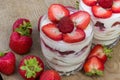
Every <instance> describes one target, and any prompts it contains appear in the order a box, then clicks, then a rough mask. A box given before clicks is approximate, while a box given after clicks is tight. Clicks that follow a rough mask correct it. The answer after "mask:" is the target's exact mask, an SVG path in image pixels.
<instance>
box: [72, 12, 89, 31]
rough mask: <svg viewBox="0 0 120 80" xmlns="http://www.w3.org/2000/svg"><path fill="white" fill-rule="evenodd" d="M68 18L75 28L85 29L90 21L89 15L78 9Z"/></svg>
mask: <svg viewBox="0 0 120 80" xmlns="http://www.w3.org/2000/svg"><path fill="white" fill-rule="evenodd" d="M70 19H71V20H72V21H73V22H74V24H75V25H76V26H77V28H81V29H86V27H87V26H88V24H89V23H90V15H89V14H88V13H87V12H85V11H78V12H75V13H73V14H71V15H70Z"/></svg>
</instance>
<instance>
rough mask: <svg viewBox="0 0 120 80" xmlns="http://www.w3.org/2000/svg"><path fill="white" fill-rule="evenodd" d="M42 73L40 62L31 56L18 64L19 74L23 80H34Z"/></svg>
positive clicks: (42, 67)
mask: <svg viewBox="0 0 120 80" xmlns="http://www.w3.org/2000/svg"><path fill="white" fill-rule="evenodd" d="M43 71H44V64H43V62H42V60H41V59H40V58H39V57H37V56H33V55H29V56H26V57H24V58H23V59H22V60H21V61H20V64H19V73H20V75H21V76H22V77H23V78H24V79H25V80H35V79H36V78H38V77H39V76H40V74H41V73H42V72H43Z"/></svg>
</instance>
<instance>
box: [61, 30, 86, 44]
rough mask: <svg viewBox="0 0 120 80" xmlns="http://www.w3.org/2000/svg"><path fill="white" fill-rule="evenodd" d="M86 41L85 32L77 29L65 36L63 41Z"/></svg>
mask: <svg viewBox="0 0 120 80" xmlns="http://www.w3.org/2000/svg"><path fill="white" fill-rule="evenodd" d="M84 39H85V32H84V31H83V30H82V29H76V30H75V31H73V32H71V33H66V34H64V35H63V40H64V41H65V42H67V43H74V42H80V41H82V40H84Z"/></svg>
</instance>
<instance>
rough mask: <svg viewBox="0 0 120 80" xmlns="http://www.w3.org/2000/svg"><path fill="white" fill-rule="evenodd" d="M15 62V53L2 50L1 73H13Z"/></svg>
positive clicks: (0, 53)
mask: <svg viewBox="0 0 120 80" xmlns="http://www.w3.org/2000/svg"><path fill="white" fill-rule="evenodd" d="M15 63H16V58H15V55H14V53H12V52H6V53H2V52H0V72H1V73H3V74H6V75H11V74H13V72H14V70H15Z"/></svg>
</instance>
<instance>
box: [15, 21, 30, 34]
mask: <svg viewBox="0 0 120 80" xmlns="http://www.w3.org/2000/svg"><path fill="white" fill-rule="evenodd" d="M31 28H32V25H31V23H30V22H25V21H23V24H20V27H19V28H16V30H15V31H16V32H18V33H19V34H21V35H22V36H30V29H31Z"/></svg>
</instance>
